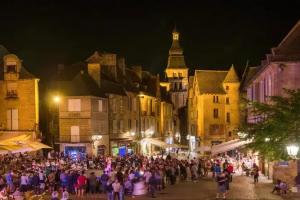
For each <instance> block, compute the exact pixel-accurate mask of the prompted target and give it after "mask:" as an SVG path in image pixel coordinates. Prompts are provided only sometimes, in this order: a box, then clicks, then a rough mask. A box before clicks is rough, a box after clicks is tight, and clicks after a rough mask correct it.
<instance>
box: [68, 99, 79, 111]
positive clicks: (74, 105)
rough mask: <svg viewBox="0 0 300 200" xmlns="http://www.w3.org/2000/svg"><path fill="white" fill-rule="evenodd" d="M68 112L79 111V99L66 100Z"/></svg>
mask: <svg viewBox="0 0 300 200" xmlns="http://www.w3.org/2000/svg"><path fill="white" fill-rule="evenodd" d="M68 111H77V112H78V111H81V100H80V99H69V100H68Z"/></svg>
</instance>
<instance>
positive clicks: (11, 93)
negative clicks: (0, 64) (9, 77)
mask: <svg viewBox="0 0 300 200" xmlns="http://www.w3.org/2000/svg"><path fill="white" fill-rule="evenodd" d="M6 98H7V99H17V98H18V93H17V91H16V90H10V91H7V93H6Z"/></svg>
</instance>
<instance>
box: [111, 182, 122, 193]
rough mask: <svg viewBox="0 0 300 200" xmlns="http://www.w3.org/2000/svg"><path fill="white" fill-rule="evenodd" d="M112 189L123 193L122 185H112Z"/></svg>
mask: <svg viewBox="0 0 300 200" xmlns="http://www.w3.org/2000/svg"><path fill="white" fill-rule="evenodd" d="M112 187H113V190H114V192H120V191H121V184H120V183H116V182H114V183H113V184H112Z"/></svg>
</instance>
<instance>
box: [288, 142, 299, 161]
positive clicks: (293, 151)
mask: <svg viewBox="0 0 300 200" xmlns="http://www.w3.org/2000/svg"><path fill="white" fill-rule="evenodd" d="M286 150H287V153H288V155H289V156H290V157H292V158H297V154H298V151H299V146H298V145H294V144H293V145H288V146H287V147H286Z"/></svg>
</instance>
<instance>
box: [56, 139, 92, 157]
mask: <svg viewBox="0 0 300 200" xmlns="http://www.w3.org/2000/svg"><path fill="white" fill-rule="evenodd" d="M60 151H61V152H64V154H65V155H68V156H70V157H71V158H73V159H75V160H76V159H82V158H84V157H85V156H86V155H91V154H92V144H90V143H77V144H73V143H62V144H60Z"/></svg>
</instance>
